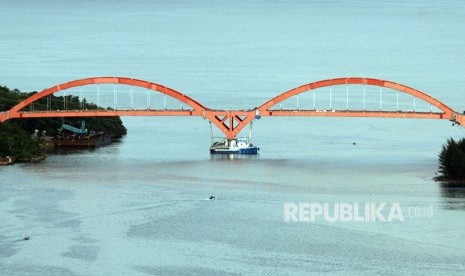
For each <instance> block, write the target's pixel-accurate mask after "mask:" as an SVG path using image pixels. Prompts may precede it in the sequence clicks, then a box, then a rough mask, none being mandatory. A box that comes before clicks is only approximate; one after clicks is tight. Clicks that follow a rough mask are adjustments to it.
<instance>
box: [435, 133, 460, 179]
mask: <svg viewBox="0 0 465 276" xmlns="http://www.w3.org/2000/svg"><path fill="white" fill-rule="evenodd" d="M439 174H440V175H439V177H437V180H441V181H460V182H462V181H463V182H465V138H462V139H460V140H459V141H455V140H454V139H452V138H450V139H449V140H447V142H446V144H445V145H443V146H442V150H441V153H439Z"/></svg>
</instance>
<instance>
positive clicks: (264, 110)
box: [258, 77, 456, 119]
mask: <svg viewBox="0 0 465 276" xmlns="http://www.w3.org/2000/svg"><path fill="white" fill-rule="evenodd" d="M349 84H360V85H372V86H379V87H385V88H390V89H394V90H397V91H400V92H403V93H406V94H410V95H412V96H414V97H416V98H419V99H422V100H424V101H426V102H428V103H430V104H431V105H433V106H435V107H437V108H438V109H440V110H441V111H443V112H444V114H443V115H442V116H441V118H444V119H452V118H453V116H454V115H456V112H455V111H454V110H452V108H450V107H448V106H447V105H445V104H444V103H442V102H440V101H439V100H437V99H435V98H433V97H431V96H429V95H428V94H426V93H423V92H421V91H419V90H417V89H414V88H411V87H408V86H406V85H403V84H399V83H395V82H392V81H387V80H381V79H373V78H360V77H348V78H336V79H327V80H321V81H317V82H312V83H308V84H304V85H302V86H299V87H296V88H293V89H291V90H288V91H286V92H284V93H282V94H280V95H278V96H276V97H274V98H272V99H270V100H269V101H267V102H266V103H264V104H263V105H261V106H260V107H259V108H258V110H259V112H260V115H261V116H273V115H278V114H279V113H276V111H274V110H271V109H270V108H271V107H273V106H275V105H276V104H279V103H281V102H283V101H284V100H286V99H288V98H290V97H293V96H296V95H298V94H301V93H304V92H307V91H311V90H315V89H318V88H323V87H329V86H335V85H349ZM345 113H347V112H345ZM367 113H373V112H367ZM377 113H380V112H377ZM383 113H386V114H388V113H392V112H383ZM400 113H402V112H400ZM404 113H407V112H404ZM410 113H412V112H410ZM285 116H286V115H285ZM304 116H305V115H304ZM377 117H401V116H377Z"/></svg>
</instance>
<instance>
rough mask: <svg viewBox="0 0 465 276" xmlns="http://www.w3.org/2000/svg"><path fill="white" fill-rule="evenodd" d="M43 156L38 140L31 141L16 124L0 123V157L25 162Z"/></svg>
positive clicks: (28, 135) (29, 136)
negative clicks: (8, 157)
mask: <svg viewBox="0 0 465 276" xmlns="http://www.w3.org/2000/svg"><path fill="white" fill-rule="evenodd" d="M43 155H44V152H43V150H42V148H41V147H40V144H39V140H38V139H32V138H31V135H30V134H28V133H27V132H25V131H24V130H23V129H22V128H21V127H20V126H18V125H16V124H13V123H3V124H2V123H0V156H10V157H12V158H13V159H16V160H23V161H25V160H32V159H35V158H38V157H42V156H43Z"/></svg>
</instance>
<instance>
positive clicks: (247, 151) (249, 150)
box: [210, 147, 260, 154]
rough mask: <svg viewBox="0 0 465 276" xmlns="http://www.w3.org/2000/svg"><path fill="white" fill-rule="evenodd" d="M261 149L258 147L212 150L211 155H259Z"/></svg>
mask: <svg viewBox="0 0 465 276" xmlns="http://www.w3.org/2000/svg"><path fill="white" fill-rule="evenodd" d="M259 150H260V149H259V148H258V147H248V148H237V149H230V148H217V149H214V148H213V149H210V153H211V154H258V151H259Z"/></svg>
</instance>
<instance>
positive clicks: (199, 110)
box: [0, 77, 255, 139]
mask: <svg viewBox="0 0 465 276" xmlns="http://www.w3.org/2000/svg"><path fill="white" fill-rule="evenodd" d="M93 84H123V85H130V86H137V87H142V88H146V89H149V90H153V91H155V92H160V93H163V94H166V95H168V96H171V97H173V98H175V99H177V100H179V101H181V102H183V103H185V104H186V105H188V106H190V107H191V108H192V109H193V110H62V111H59V110H57V111H47V112H44V111H35V112H24V111H21V110H22V109H23V108H24V107H26V106H28V105H29V104H31V103H34V102H35V101H37V100H39V99H42V98H44V97H46V96H48V95H51V94H53V93H56V92H59V91H62V90H66V89H70V88H73V87H80V86H86V85H93ZM101 116H202V117H204V118H206V119H208V120H210V121H211V122H212V123H213V124H215V125H216V126H217V127H218V128H219V129H220V130H221V131H222V132H223V133H224V134H225V136H226V138H228V139H234V138H235V137H236V136H237V134H238V133H239V132H240V131H241V130H242V129H243V128H244V127H245V126H246V125H248V124H249V123H250V122H251V121H252V120H253V119H254V116H255V113H254V111H230V110H228V111H225V110H211V109H209V108H206V107H204V106H203V105H202V104H200V103H199V102H198V101H196V100H194V99H193V98H191V97H189V96H187V95H185V94H182V93H181V92H178V91H176V90H174V89H172V88H169V87H166V86H163V85H160V84H157V83H153V82H149V81H144V80H140V79H133V78H126V77H93V78H86V79H79V80H74V81H70V82H66V83H62V84H58V85H55V86H53V87H50V88H47V89H44V90H43V91H41V92H39V93H37V94H34V95H32V96H31V97H29V98H27V99H25V100H24V101H22V102H20V103H19V104H17V105H16V106H14V107H12V108H11V109H10V110H9V111H7V112H0V122H4V121H6V120H9V119H14V118H46V117H101Z"/></svg>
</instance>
